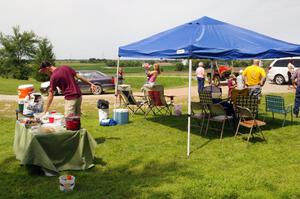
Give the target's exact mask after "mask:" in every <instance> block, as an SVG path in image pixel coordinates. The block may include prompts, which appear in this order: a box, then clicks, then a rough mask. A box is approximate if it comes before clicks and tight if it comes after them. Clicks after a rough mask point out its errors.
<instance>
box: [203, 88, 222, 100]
mask: <svg viewBox="0 0 300 199" xmlns="http://www.w3.org/2000/svg"><path fill="white" fill-rule="evenodd" d="M203 91H207V92H210V93H211V97H212V99H222V88H220V87H217V86H214V85H210V86H205V87H204V88H203Z"/></svg>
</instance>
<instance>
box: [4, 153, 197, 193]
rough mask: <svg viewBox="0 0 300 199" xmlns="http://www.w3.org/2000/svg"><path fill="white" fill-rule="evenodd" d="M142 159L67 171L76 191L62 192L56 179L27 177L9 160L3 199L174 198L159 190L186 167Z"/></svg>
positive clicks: (6, 167) (172, 180)
mask: <svg viewBox="0 0 300 199" xmlns="http://www.w3.org/2000/svg"><path fill="white" fill-rule="evenodd" d="M141 158H142V157H141ZM141 158H138V159H134V160H131V161H128V162H127V163H124V164H118V165H116V166H112V167H107V168H105V169H104V170H103V169H99V168H97V167H94V168H92V169H89V170H87V171H68V173H69V174H70V175H74V176H75V177H76V185H75V189H74V191H73V192H69V193H62V192H60V191H59V189H58V185H59V183H58V179H57V176H56V177H45V176H36V175H35V176H31V175H28V174H27V173H26V172H24V168H23V167H15V166H14V167H11V164H16V161H17V160H15V159H14V160H12V158H11V157H10V158H8V159H7V160H4V161H3V162H2V163H1V164H0V178H1V181H0V198H61V197H62V194H65V195H64V196H67V197H71V198H73V197H74V198H144V197H146V198H153V197H155V198H156V197H158V198H172V195H173V194H172V192H169V191H161V190H159V189H157V187H160V186H162V185H166V184H172V183H174V180H175V179H174V178H173V176H174V175H176V173H178V172H179V171H180V170H181V169H182V168H183V165H180V164H178V163H177V162H175V161H171V162H166V163H162V162H158V161H148V162H144V161H142V159H141ZM12 161H13V163H12ZM97 161H98V160H97ZM99 161H100V162H103V161H102V160H99ZM100 164H101V163H100ZM105 164H106V163H105ZM189 175H191V177H192V174H189Z"/></svg>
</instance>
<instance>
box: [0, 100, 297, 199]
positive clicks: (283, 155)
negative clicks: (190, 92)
mask: <svg viewBox="0 0 300 199" xmlns="http://www.w3.org/2000/svg"><path fill="white" fill-rule="evenodd" d="M285 97H286V99H287V104H289V103H291V102H292V101H293V96H292V95H285ZM95 104H96V101H84V105H83V112H84V116H83V118H82V123H83V126H84V127H85V128H86V129H88V131H89V132H90V133H91V134H92V135H93V137H94V138H95V140H96V141H97V143H98V147H97V148H96V158H95V164H96V166H95V167H94V168H92V169H90V170H87V171H77V172H76V171H65V172H61V174H72V175H74V176H76V183H77V184H76V187H75V190H74V191H73V192H71V193H61V192H60V191H59V189H58V178H57V177H44V176H34V175H29V174H28V172H27V170H26V169H25V168H24V167H22V166H20V165H19V161H17V160H16V159H15V156H14V153H13V150H12V145H13V137H14V124H15V121H14V114H13V110H14V109H15V108H16V104H15V103H11V102H3V101H2V102H0V122H1V127H2V129H3V130H2V132H1V134H2V136H1V139H0V179H1V180H0V198H232V199H234V198H251V199H252V198H282V199H283V198H295V199H296V198H300V189H299V184H300V158H299V150H300V148H299V146H300V134H299V127H300V120H299V119H298V118H297V119H296V122H295V123H294V125H293V126H292V125H290V123H288V122H287V125H286V126H285V127H283V128H282V127H281V122H282V120H281V119H282V117H281V116H277V115H276V118H277V119H275V120H274V121H272V120H271V119H270V118H267V124H268V125H267V126H266V127H265V128H264V134H265V137H266V138H267V140H268V142H263V141H262V140H261V139H258V138H256V139H254V140H252V142H251V143H250V144H249V146H247V144H246V142H245V140H243V139H241V138H240V137H239V138H236V139H234V137H233V133H232V132H231V131H226V133H225V136H224V139H223V140H222V141H220V140H219V133H218V132H215V133H214V132H209V133H208V135H207V136H206V137H205V136H203V135H200V134H199V132H198V131H199V129H198V128H192V131H191V133H192V134H191V151H192V153H191V156H190V158H187V157H186V139H187V136H186V122H187V117H186V116H181V117H174V116H156V117H154V116H149V117H147V118H146V119H145V118H144V117H143V116H142V115H135V116H133V117H131V118H130V123H129V124H127V125H123V126H115V127H100V126H98V122H97V114H98V113H97V109H96V108H95ZM260 107H261V108H263V107H264V104H261V106H260ZM53 109H56V110H58V111H62V110H63V103H55V106H54V107H53ZM184 111H186V109H184Z"/></svg>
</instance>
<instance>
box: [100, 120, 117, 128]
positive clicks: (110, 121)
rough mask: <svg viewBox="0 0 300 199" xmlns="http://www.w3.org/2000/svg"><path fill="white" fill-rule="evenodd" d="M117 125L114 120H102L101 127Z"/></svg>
mask: <svg viewBox="0 0 300 199" xmlns="http://www.w3.org/2000/svg"><path fill="white" fill-rule="evenodd" d="M115 125H117V122H116V121H115V120H113V119H104V120H101V122H100V126H115Z"/></svg>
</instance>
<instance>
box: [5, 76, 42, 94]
mask: <svg viewBox="0 0 300 199" xmlns="http://www.w3.org/2000/svg"><path fill="white" fill-rule="evenodd" d="M23 84H33V85H34V88H35V89H37V90H38V91H39V89H40V87H41V86H40V84H41V83H40V82H38V81H36V80H35V79H29V80H16V79H6V78H2V77H0V94H6V95H17V94H18V91H17V89H18V86H19V85H23Z"/></svg>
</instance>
